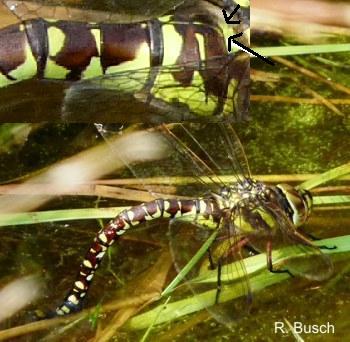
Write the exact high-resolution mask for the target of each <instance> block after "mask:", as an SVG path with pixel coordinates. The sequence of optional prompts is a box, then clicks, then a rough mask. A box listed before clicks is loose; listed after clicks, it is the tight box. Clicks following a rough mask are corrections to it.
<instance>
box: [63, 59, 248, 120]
mask: <svg viewBox="0 0 350 342" xmlns="http://www.w3.org/2000/svg"><path fill="white" fill-rule="evenodd" d="M248 82H249V60H248V58H247V57H246V56H245V55H243V54H241V53H238V54H237V55H236V56H234V57H233V56H222V57H219V58H213V59H210V60H208V61H202V62H200V63H199V64H198V63H188V64H182V65H171V66H160V67H159V66H158V67H151V68H146V69H138V70H129V71H124V72H116V73H113V74H108V75H104V76H102V77H97V78H93V79H88V80H82V81H80V82H76V83H74V84H72V85H71V87H70V88H69V89H68V90H67V91H66V95H65V100H64V105H63V114H64V116H65V118H66V119H67V120H69V121H79V120H78V119H80V117H81V116H82V115H83V117H82V118H81V119H83V121H86V120H89V121H90V122H91V117H92V118H96V116H97V117H98V116H100V117H101V116H102V117H101V119H100V120H101V122H102V121H106V120H105V119H109V120H107V121H110V120H113V118H114V121H115V122H119V121H124V122H130V119H129V118H131V120H133V119H137V120H136V121H138V122H154V121H155V122H160V121H161V122H176V121H177V122H180V121H186V120H191V121H201V120H206V121H214V122H215V121H219V120H223V118H225V120H226V119H227V120H229V121H235V120H236V119H242V118H243V119H247V112H248V105H249V93H248V91H249V89H248V88H249V87H248ZM238 111H240V112H239V113H238ZM82 113H83V114H82ZM96 113H98V115H97V114H96ZM105 116H107V117H105ZM152 117H153V119H152ZM154 117H156V118H157V119H154ZM131 122H135V121H131Z"/></svg>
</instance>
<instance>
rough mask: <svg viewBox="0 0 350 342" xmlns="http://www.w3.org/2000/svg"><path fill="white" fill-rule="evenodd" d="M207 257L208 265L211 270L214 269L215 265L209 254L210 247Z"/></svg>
mask: <svg viewBox="0 0 350 342" xmlns="http://www.w3.org/2000/svg"><path fill="white" fill-rule="evenodd" d="M207 252H208V259H209V265H210V266H209V267H210V269H211V270H215V268H216V266H215V262H214V260H213V256H212V255H211V249H210V247H209V248H208V251H207Z"/></svg>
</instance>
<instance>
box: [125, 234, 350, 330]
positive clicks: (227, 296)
mask: <svg viewBox="0 0 350 342" xmlns="http://www.w3.org/2000/svg"><path fill="white" fill-rule="evenodd" d="M315 244H316V245H327V246H336V247H337V248H336V249H326V250H323V252H324V253H326V254H337V253H344V252H350V235H347V236H340V237H336V238H330V239H324V240H320V241H315ZM286 250H287V251H286ZM293 250H294V249H293ZM278 255H280V257H282V256H284V257H285V258H288V247H287V248H284V249H283V250H278V251H275V256H278ZM293 256H294V255H293ZM249 259H251V262H252V264H253V263H254V262H256V265H255V266H254V268H252V269H247V274H248V276H249V281H250V287H251V290H252V292H257V291H259V290H262V289H264V288H266V287H268V286H271V285H273V284H277V283H279V282H281V281H282V280H285V279H288V278H289V277H290V276H289V275H288V274H286V273H277V274H276V273H271V272H269V271H268V270H267V269H266V257H265V255H257V256H253V257H250V258H249ZM260 267H264V269H265V270H264V271H263V272H259V273H257V272H256V269H259V268H260ZM250 272H253V273H254V274H252V273H250ZM216 280H217V277H215V281H216ZM213 281H214V279H213ZM227 288H228V290H225V291H223V293H222V295H220V301H222V302H225V301H228V300H232V299H235V298H238V297H240V296H242V295H243V293H242V286H241V285H240V284H239V282H238V283H237V282H235V283H233V284H232V285H230V286H227ZM215 294H216V289H213V290H210V291H205V292H202V293H199V294H196V295H195V296H191V297H188V298H185V299H182V300H179V301H176V302H173V303H170V304H168V305H167V306H166V307H165V308H163V311H162V315H161V317H158V320H157V323H158V324H161V323H166V322H169V321H172V320H175V319H178V318H181V317H183V316H185V315H187V314H190V313H194V312H197V311H199V310H202V309H204V308H206V307H209V306H211V305H213V304H214V301H215ZM161 306H163V304H161ZM158 312H159V306H158V307H156V308H154V309H152V310H149V311H147V312H145V313H142V314H140V315H138V316H135V317H133V318H132V319H131V320H130V321H129V323H128V324H127V325H126V327H127V328H128V329H132V330H137V329H146V328H147V327H149V326H150V325H151V324H152V322H154V319H155V317H156V316H157V315H158Z"/></svg>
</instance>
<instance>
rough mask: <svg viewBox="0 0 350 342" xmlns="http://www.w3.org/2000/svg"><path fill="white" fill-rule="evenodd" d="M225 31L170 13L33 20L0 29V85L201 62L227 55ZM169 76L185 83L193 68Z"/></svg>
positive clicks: (187, 81) (67, 78)
mask: <svg viewBox="0 0 350 342" xmlns="http://www.w3.org/2000/svg"><path fill="white" fill-rule="evenodd" d="M224 35H225V32H223V31H222V30H221V28H220V27H219V26H217V27H212V26H210V25H207V24H206V23H198V22H191V21H188V22H176V21H173V19H172V18H171V17H163V18H159V19H154V20H150V21H146V22H141V23H132V24H103V23H101V24H94V23H84V22H74V21H64V20H59V21H54V20H45V19H41V18H40V19H32V20H28V21H24V22H22V23H20V24H16V25H12V26H9V27H6V28H4V29H1V30H0V87H3V86H7V85H10V84H12V83H16V82H19V81H22V80H25V79H31V78H39V79H42V78H46V79H62V80H70V81H74V80H79V79H83V78H92V77H97V76H101V75H104V74H112V73H115V72H123V71H130V70H135V69H142V68H151V67H153V66H161V65H172V64H183V63H185V64H186V63H199V62H200V61H201V60H205V59H207V58H211V57H213V56H222V55H224V54H227V50H226V43H225V40H226V38H225V37H224ZM173 77H174V79H176V80H177V81H178V82H180V83H182V84H183V85H184V86H186V85H188V84H189V83H190V82H191V79H192V73H190V74H188V72H187V74H186V73H184V72H183V73H182V74H181V73H179V72H178V73H176V74H174V75H173ZM144 82H145V84H146V82H147V79H145V81H144Z"/></svg>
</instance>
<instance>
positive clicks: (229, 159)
mask: <svg viewBox="0 0 350 342" xmlns="http://www.w3.org/2000/svg"><path fill="white" fill-rule="evenodd" d="M138 127H139V126H138ZM150 130H156V131H158V132H159V133H160V134H161V135H162V136H163V137H164V140H166V141H167V143H168V146H169V149H168V152H167V157H166V158H164V159H163V160H162V161H161V162H159V163H157V164H156V165H154V164H150V165H148V164H144V165H142V166H140V165H136V166H133V165H129V169H130V170H131V171H132V174H133V175H134V177H136V178H137V179H140V182H143V183H144V185H145V187H146V188H147V189H150V191H151V192H152V193H153V192H154V193H155V197H157V196H158V197H159V195H160V193H161V192H160V191H157V189H160V188H162V189H164V188H168V189H169V190H171V193H172V194H174V195H177V196H186V197H190V198H193V197H201V196H206V195H208V194H210V193H219V192H220V190H221V188H223V187H226V186H228V184H230V183H232V182H243V181H244V179H245V178H246V177H250V171H249V167H248V162H247V159H246V155H245V153H244V150H243V147H242V145H241V143H240V140H239V138H238V136H237V135H236V133H235V131H234V129H233V126H232V125H230V124H228V123H227V124H212V123H209V124H201V123H186V124H167V125H165V124H163V125H160V126H151V128H150ZM99 131H100V133H101V134H102V135H103V136H104V137H105V138H106V139H107V140H108V138H109V136H110V135H113V134H115V133H117V134H120V132H119V130H117V131H116V132H114V131H115V125H99ZM151 183H152V184H151Z"/></svg>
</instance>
